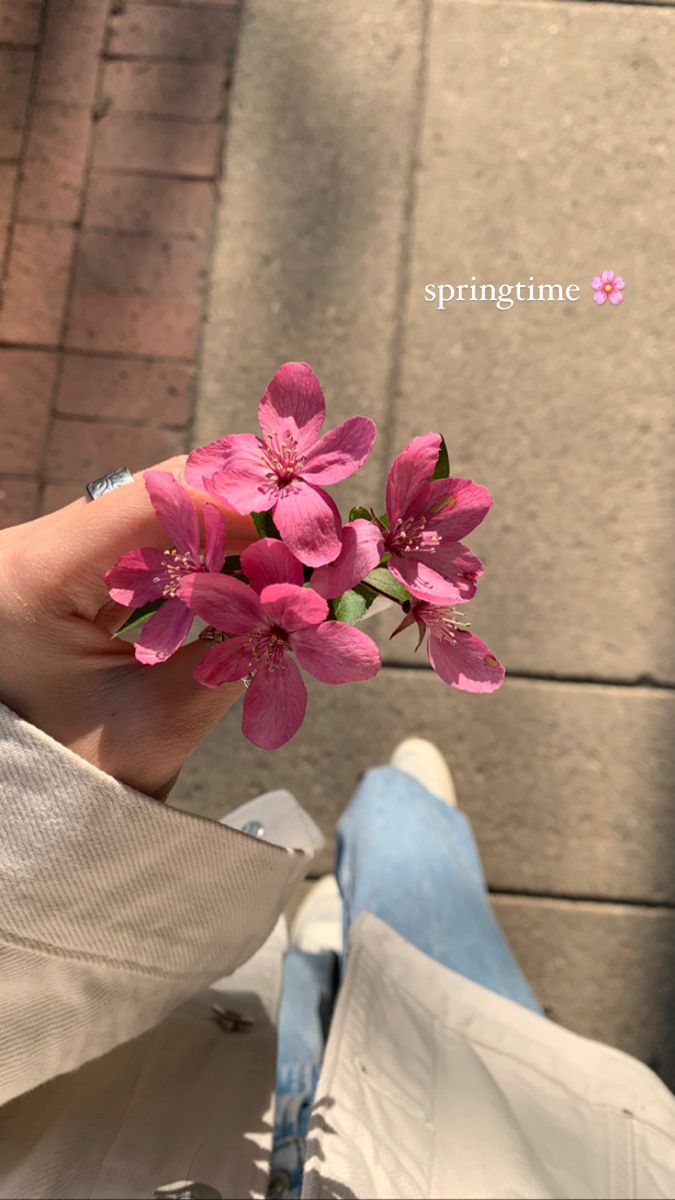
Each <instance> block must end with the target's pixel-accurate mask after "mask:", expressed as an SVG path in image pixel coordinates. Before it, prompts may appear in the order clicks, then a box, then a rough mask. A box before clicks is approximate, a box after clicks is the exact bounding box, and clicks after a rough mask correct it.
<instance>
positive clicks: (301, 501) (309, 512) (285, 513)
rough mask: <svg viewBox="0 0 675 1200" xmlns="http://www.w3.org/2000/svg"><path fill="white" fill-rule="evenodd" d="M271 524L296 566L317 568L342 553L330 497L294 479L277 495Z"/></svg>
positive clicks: (337, 514) (337, 520)
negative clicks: (301, 563) (282, 540)
mask: <svg viewBox="0 0 675 1200" xmlns="http://www.w3.org/2000/svg"><path fill="white" fill-rule="evenodd" d="M274 524H275V525H276V527H277V529H278V530H279V533H280V534H281V536H282V538H283V539H284V541H285V542H286V543H287V545H288V546H290V548H291V550H292V551H293V553H294V555H295V557H296V558H299V559H300V562H303V563H307V566H309V567H320V566H323V564H324V563H327V562H332V561H333V559H335V558H337V556H338V554H339V553H340V550H341V549H342V539H341V532H342V524H341V521H340V514H339V512H338V510H337V507H336V505H335V502H334V501H333V500H331V498H330V496H329V495H328V494H327V493H326V492H323V491H321V490H320V488H315V487H312V486H311V484H309V483H304V482H303V480H302V479H296V480H294V481H293V483H289V484H288V486H287V487H285V488H282V489H281V491H280V492H279V497H278V501H277V504H276V507H275V509H274Z"/></svg>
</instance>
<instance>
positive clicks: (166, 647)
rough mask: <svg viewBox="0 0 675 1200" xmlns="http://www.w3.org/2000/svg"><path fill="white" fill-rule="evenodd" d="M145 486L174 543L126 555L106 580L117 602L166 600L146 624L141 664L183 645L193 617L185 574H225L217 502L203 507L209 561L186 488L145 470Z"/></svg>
mask: <svg viewBox="0 0 675 1200" xmlns="http://www.w3.org/2000/svg"><path fill="white" fill-rule="evenodd" d="M144 479H145V486H146V488H147V490H148V495H149V497H150V500H151V501H152V506H153V508H154V510H155V512H156V513H157V516H158V517H159V519H160V521H161V523H162V525H163V526H164V528H165V529H166V532H167V533H168V535H169V537H170V538H171V541H172V543H173V545H172V547H171V549H170V550H157V549H155V548H154V547H153V546H146V547H141V548H140V549H138V550H132V551H131V552H130V553H129V554H124V555H122V557H121V558H120V559H118V561H117V562H116V563H115V566H114V567H113V568H112V570H110V571H108V574H107V575H106V576H105V582H106V584H107V585H108V591H109V592H110V595H111V597H112V599H113V600H116V601H117V603H118V604H124V605H126V606H132V607H134V608H140V607H141V605H143V604H148V603H149V602H150V601H151V600H159V599H161V598H162V597H165V598H166V600H165V603H164V604H163V605H162V607H161V608H160V609H158V611H157V612H156V613H154V614H153V616H151V617H150V618H149V619H148V620H147V621H146V622H145V624H144V626H143V631H142V633H141V636H140V638H139V639H138V641H137V642H136V645H135V654H136V658H137V659H138V660H139V662H144V663H151V664H154V663H159V662H164V660H165V659H167V658H170V657H171V655H172V654H174V653H175V652H176V650H178V649H179V647H180V646H182V644H183V642H184V641H185V638H186V637H187V635H188V633H189V632H190V626H191V625H192V620H193V616H192V613H191V612H190V610H189V609H188V608H187V606H186V605H185V603H184V602H183V600H181V599H180V597H179V596H178V594H177V593H178V587H179V584H180V581H181V579H182V578H183V576H185V575H190V574H192V573H194V572H195V571H200V572H201V571H220V570H221V569H222V566H223V561H224V557H225V526H224V523H223V518H222V517H221V515H220V513H219V512H218V509H217V508H214V506H213V505H212V504H205V505H204V506H203V516H204V560H203V562H202V559H201V558H200V554H199V517H198V516H197V512H196V510H195V507H194V505H193V503H192V500H191V499H190V497H189V495H188V493H187V492H186V490H185V488H183V487H181V485H180V484H179V483H178V482H177V481H176V480H175V479H174V477H173V475H171V473H170V472H169V471H146V472H145V475H144Z"/></svg>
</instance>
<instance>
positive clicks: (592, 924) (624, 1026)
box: [492, 896, 675, 1090]
mask: <svg viewBox="0 0 675 1200" xmlns="http://www.w3.org/2000/svg"><path fill="white" fill-rule="evenodd" d="M492 903H493V907H494V910H495V914H496V916H497V919H498V920H499V922H500V924H501V926H502V928H503V929H504V932H505V933H506V936H507V937H508V939H509V941H510V943H511V946H512V947H513V950H514V952H515V954H516V957H517V959H518V961H519V962H520V963H521V965H522V966H523V968H524V969H525V972H526V974H527V976H528V979H529V980H530V982H531V983H532V985H533V987H534V989H535V991H536V993H537V995H538V996H539V998H540V1000H541V1002H542V1004H543V1005H544V1007H545V1008H546V1010H547V1011H548V1013H549V1016H551V1017H552V1018H553V1019H554V1020H555V1021H558V1022H559V1024H561V1025H564V1026H565V1027H566V1028H567V1029H572V1030H573V1031H574V1032H575V1033H580V1034H582V1035H583V1036H584V1037H591V1038H597V1039H598V1040H599V1041H602V1042H608V1043H609V1044H610V1045H612V1046H618V1048H619V1049H620V1050H625V1051H626V1053H628V1054H634V1055H635V1056H636V1058H640V1059H642V1061H643V1062H646V1063H647V1064H648V1066H650V1067H651V1068H652V1069H653V1070H654V1071H656V1072H657V1074H659V1075H660V1076H661V1078H662V1079H663V1081H664V1083H666V1084H667V1085H668V1087H670V1088H671V1089H673V1090H675V1032H674V1029H673V1012H675V912H673V911H672V910H668V909H665V908H656V909H649V908H638V907H630V906H628V905H614V904H584V903H575V904H570V903H569V902H567V901H564V900H563V901H561V900H538V899H529V898H524V897H521V896H494V897H493V898H492Z"/></svg>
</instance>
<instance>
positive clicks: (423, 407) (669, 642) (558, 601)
mask: <svg viewBox="0 0 675 1200" xmlns="http://www.w3.org/2000/svg"><path fill="white" fill-rule="evenodd" d="M429 44H430V52H429V68H428V79H427V86H426V103H425V116H424V122H423V131H422V137H421V145H420V153H419V168H418V172H417V178H416V196H417V199H416V206H415V213H414V226H413V242H412V252H411V262H410V265H409V272H408V278H409V285H408V289H407V295H406V302H405V306H404V326H405V334H404V344H403V348H402V371H401V378H400V385H399V387H398V388H397V393H396V405H397V412H396V418H395V422H394V427H393V433H392V447H393V448H395V449H399V448H400V447H401V446H402V445H403V444H404V442H405V441H407V439H408V438H409V437H410V436H411V435H413V434H415V433H419V432H422V431H424V430H426V429H427V428H441V429H443V430H444V431H445V433H446V435H447V437H448V442H449V446H450V455H451V460H452V465H453V470H454V471H455V472H456V473H457V474H460V475H463V474H467V475H470V476H473V477H474V478H476V479H479V480H481V481H483V482H485V483H486V484H487V485H488V486H489V487H490V488H491V490H492V491H493V493H494V497H495V509H494V511H493V513H492V514H491V515H490V517H489V519H488V520H487V521H486V523H485V525H484V527H483V528H482V529H481V530H480V531H478V533H477V535H476V537H475V538H474V539H469V541H470V543H471V544H472V545H474V546H475V549H476V550H477V552H478V553H480V554H482V556H483V557H484V559H485V562H486V565H487V568H488V573H487V576H486V578H485V580H484V581H483V584H482V589H481V595H480V598H479V600H478V601H477V602H476V604H475V605H474V606H473V608H474V613H473V617H474V624H475V626H476V628H477V629H479V630H480V631H481V633H482V634H483V635H484V637H485V639H486V641H487V642H488V643H489V644H490V645H492V646H494V648H495V651H496V652H497V653H499V654H501V656H502V657H503V658H504V660H505V662H506V663H507V665H510V666H511V667H512V668H513V669H515V670H521V671H528V672H529V671H531V672H536V673H538V674H539V673H542V674H557V675H562V676H575V675H576V676H580V677H584V678H586V677H592V678H598V677H600V678H602V677H605V678H608V679H617V678H618V679H628V680H634V679H639V678H640V677H644V676H651V677H654V678H656V679H659V680H665V681H671V682H672V681H673V680H675V636H674V635H673V629H674V627H673V622H672V601H673V593H672V580H673V568H674V566H675V555H674V550H675V542H674V541H673V537H672V502H671V497H672V492H673V483H674V478H673V476H674V465H675V446H674V444H673V422H672V399H671V390H672V389H671V387H670V382H669V381H670V380H671V379H672V374H673V368H674V366H675V361H674V359H673V347H672V344H671V342H670V341H668V340H667V339H666V337H665V330H666V329H667V328H669V326H670V325H671V324H672V317H673V298H672V294H671V292H670V290H669V289H668V288H659V287H655V286H654V281H655V280H656V279H658V278H660V272H661V271H662V267H663V263H664V262H666V261H668V260H669V259H672V258H673V255H674V253H675V245H674V238H675V234H674V232H673V225H672V220H671V210H672V192H673V183H674V178H673V167H672V163H670V161H669V157H668V146H669V144H670V143H671V142H672V139H673V123H674V121H675V76H674V75H673V71H672V60H673V53H674V52H675V11H673V9H663V10H662V9H659V10H655V9H654V8H650V7H639V6H635V7H630V6H626V5H623V4H621V5H603V4H598V5H595V4H583V5H566V4H559V5H550V4H528V3H518V4H503V3H498V2H497V3H495V2H492V0H486V2H484V3H465V2H463V0H460V2H453V0H444V2H442V3H437V4H436V5H435V6H434V8H433V19H432V23H431V30H430V40H429ZM608 46H611V59H612V64H613V68H612V72H610V73H609V74H605V75H601V76H599V75H598V63H599V62H602V61H605V60H606V59H607V53H608V50H607V48H608ZM614 72H616V73H617V77H619V76H620V78H621V87H620V89H618V90H617V89H616V88H615V87H614V83H613V77H614ZM590 197H592V200H590V199H589V198H590ZM603 268H613V269H614V270H616V271H617V272H620V273H621V274H622V275H623V276H624V277H625V279H626V281H627V286H626V300H625V303H624V304H623V305H622V306H621V307H619V308H616V309H614V308H613V307H612V306H610V305H605V306H604V307H603V308H599V307H598V306H596V305H595V304H593V302H592V299H591V288H590V286H589V285H590V279H591V276H592V275H594V274H596V273H597V271H599V270H602V269H603ZM472 275H476V276H477V277H478V279H479V281H485V282H487V281H492V282H494V283H500V282H505V283H506V282H514V281H517V280H519V279H520V280H524V281H527V280H528V278H529V276H530V275H534V276H535V279H536V280H537V281H559V282H562V283H568V282H570V283H571V282H576V283H578V284H579V285H580V286H581V288H582V293H581V298H580V299H579V301H578V303H574V304H572V303H568V304H556V303H519V304H518V303H516V304H515V305H514V307H513V308H511V309H508V310H502V311H498V310H497V309H496V307H495V306H494V305H493V304H488V303H471V302H464V303H457V302H455V303H451V304H449V305H448V307H447V308H446V310H445V311H443V312H439V311H436V310H434V308H433V307H432V305H431V304H429V303H427V302H425V299H424V296H425V285H426V284H427V283H430V282H434V283H437V282H445V281H447V282H450V283H452V282H454V283H460V282H465V281H470V280H471V277H472Z"/></svg>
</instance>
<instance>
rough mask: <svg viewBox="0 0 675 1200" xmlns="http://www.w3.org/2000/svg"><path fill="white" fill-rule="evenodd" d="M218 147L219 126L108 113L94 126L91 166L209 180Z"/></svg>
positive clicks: (215, 163)
mask: <svg viewBox="0 0 675 1200" xmlns="http://www.w3.org/2000/svg"><path fill="white" fill-rule="evenodd" d="M219 146H220V126H219V125H215V124H202V125H194V124H190V123H189V122H187V121H163V120H161V119H159V118H153V117H133V116H129V115H127V114H126V113H112V112H111V113H108V114H107V115H106V116H105V117H104V118H103V119H102V120H101V121H100V122H99V123H98V127H97V131H96V149H95V155H94V165H95V166H96V167H103V168H106V167H107V168H109V169H112V170H116V171H146V172H147V173H149V174H154V175H157V174H159V175H187V176H192V177H193V178H197V179H213V178H214V176H215V174H216V171H217V167H218V150H219Z"/></svg>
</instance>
